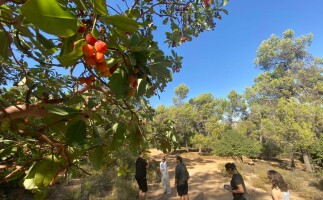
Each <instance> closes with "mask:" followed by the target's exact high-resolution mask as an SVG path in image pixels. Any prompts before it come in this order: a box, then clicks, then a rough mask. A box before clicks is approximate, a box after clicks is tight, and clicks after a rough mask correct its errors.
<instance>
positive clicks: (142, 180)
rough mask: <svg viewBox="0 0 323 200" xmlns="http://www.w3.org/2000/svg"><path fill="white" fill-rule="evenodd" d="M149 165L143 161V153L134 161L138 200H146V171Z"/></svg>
mask: <svg viewBox="0 0 323 200" xmlns="http://www.w3.org/2000/svg"><path fill="white" fill-rule="evenodd" d="M148 167H149V163H148V162H147V161H146V160H145V159H144V152H140V153H139V157H138V158H137V160H136V176H135V178H136V181H137V183H138V186H139V199H146V192H147V191H148V187H147V178H146V174H147V169H148Z"/></svg>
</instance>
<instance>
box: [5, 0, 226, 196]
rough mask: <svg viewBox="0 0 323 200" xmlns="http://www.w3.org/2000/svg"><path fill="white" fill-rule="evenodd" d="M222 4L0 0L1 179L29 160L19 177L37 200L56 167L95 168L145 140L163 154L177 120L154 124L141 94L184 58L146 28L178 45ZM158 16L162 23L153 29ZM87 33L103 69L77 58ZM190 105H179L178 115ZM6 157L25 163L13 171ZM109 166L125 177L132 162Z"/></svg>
mask: <svg viewBox="0 0 323 200" xmlns="http://www.w3.org/2000/svg"><path fill="white" fill-rule="evenodd" d="M227 2H228V1H223V2H213V1H212V2H211V5H210V7H208V8H206V7H204V6H203V5H202V4H201V2H199V1H188V0H185V1H180V2H179V1H173V0H171V1H146V0H139V1H134V2H133V5H131V7H128V6H127V2H125V1H118V2H115V3H114V4H109V5H107V2H106V1H105V0H95V1H94V0H93V1H92V0H91V1H83V0H70V1H67V0H48V1H42V0H28V1H1V3H0V18H1V20H0V41H1V44H0V63H1V64H0V65H1V66H0V91H1V96H0V102H1V109H0V124H1V141H0V147H1V151H0V159H1V163H2V164H3V165H6V166H8V167H7V168H6V169H5V170H4V172H3V173H1V175H0V183H1V184H3V183H5V184H7V182H8V181H10V180H11V181H13V180H18V179H19V178H21V177H22V172H23V171H26V170H27V169H28V168H30V171H29V173H28V175H27V176H26V177H24V178H23V180H22V182H24V183H25V184H24V186H25V188H26V189H29V190H31V191H32V192H33V193H35V198H36V199H44V198H45V196H46V193H47V188H48V186H49V185H50V184H53V183H54V179H55V178H54V177H53V176H54V172H55V173H56V172H58V173H62V172H63V171H65V170H67V171H69V170H76V169H78V168H77V167H75V166H77V165H79V164H80V163H82V162H89V163H91V164H92V166H93V168H95V169H96V170H100V169H102V167H104V166H105V165H106V164H107V163H111V160H118V159H116V158H115V157H114V155H115V154H114V153H115V152H117V151H119V150H120V149H122V148H127V149H129V150H131V154H130V155H132V153H135V152H137V151H138V149H142V148H147V147H149V145H150V144H153V145H155V146H158V147H159V148H160V149H162V150H164V151H165V152H166V151H170V150H171V148H175V147H176V146H177V138H176V137H177V136H178V134H177V130H176V129H175V126H176V124H174V123H173V122H171V121H165V123H160V124H158V126H156V127H152V124H154V122H153V115H154V111H153V109H152V108H151V106H150V105H149V101H148V99H149V98H150V97H152V96H153V95H158V93H159V92H162V91H163V90H164V88H165V87H166V85H167V83H169V82H170V81H172V73H173V72H179V70H180V68H181V67H182V60H183V58H182V57H181V56H179V55H178V54H177V53H176V52H175V49H172V50H171V52H170V53H169V54H166V53H165V52H163V51H162V50H161V49H160V48H159V44H158V42H157V40H156V39H155V38H154V35H156V34H155V33H154V31H161V33H162V34H161V35H166V38H165V43H167V44H169V46H172V47H176V46H179V45H181V44H182V43H183V40H182V38H183V39H184V38H186V39H187V41H191V40H192V39H193V37H197V36H199V34H200V33H201V32H203V31H207V30H211V29H214V27H215V21H217V20H219V19H221V14H222V13H225V14H227V13H228V11H227V10H225V9H224V8H223V6H225V5H226V4H227ZM120 4H123V5H122V6H121V5H120ZM157 7H158V9H157ZM115 8H119V9H115ZM121 8H122V9H123V10H120V9H121ZM157 18H162V20H163V21H164V23H165V26H168V27H169V28H166V29H161V30H157V27H156V26H155V25H154V23H155V22H154V21H155V20H158V19H157ZM166 30H167V31H168V32H165V31H166ZM90 33H91V34H93V37H94V38H95V39H96V40H101V41H102V42H104V43H105V44H106V45H107V47H108V50H107V51H106V52H105V53H104V62H106V64H107V68H106V67H105V66H103V67H102V68H100V67H99V64H98V63H96V65H95V66H94V65H93V66H92V64H93V63H92V64H91V63H90V62H89V58H88V57H85V56H84V52H83V48H82V47H83V45H84V44H86V43H91V45H93V44H92V41H90V39H89V38H90V37H89V35H88V34H90ZM87 35H88V36H87ZM98 44H99V43H98ZM101 44H103V43H101ZM95 46H96V45H95ZM97 47H98V46H97ZM97 47H96V48H97ZM88 53H89V52H88ZM96 53H97V52H96ZM85 54H86V52H85ZM89 64H91V66H90V65H89ZM131 77H134V79H135V81H132V79H131ZM129 79H130V81H129ZM84 82H85V83H84ZM129 82H131V83H129ZM187 92H188V89H187V91H186V92H185V91H184V93H181V97H182V98H183V95H184V96H186V94H187ZM185 93H186V94H185ZM189 108H191V107H189V106H188V107H187V108H185V109H184V110H183V111H182V112H183V113H184V114H185V115H186V114H187V113H188V111H189ZM184 114H183V115H184ZM164 120H166V118H165V119H164ZM164 120H163V121H164ZM181 121H182V122H184V118H182V119H181ZM191 121H193V119H192V120H191ZM180 126H181V128H182V127H184V125H183V123H182V124H181V125H180ZM153 128H154V129H155V130H154V131H152V130H153ZM185 132H187V133H188V132H190V131H185ZM149 134H153V136H152V137H150V136H151V135H149ZM187 138H188V137H187ZM49 155H50V156H52V157H53V158H55V159H57V160H58V161H59V165H56V164H53V166H54V169H53V170H54V171H53V172H51V171H50V170H47V171H45V168H48V167H49V161H47V160H46V159H47V157H48V156H49ZM11 163H15V165H19V166H23V168H21V170H20V171H18V172H17V173H13V174H11V172H12V171H13V170H14V166H15V165H12V164H11ZM73 166H74V167H73ZM127 166H128V167H127ZM72 167H73V168H72ZM117 167H119V170H116V171H119V172H122V174H127V176H128V174H129V173H128V169H129V170H131V167H132V166H131V164H130V163H120V164H119V163H118V165H117ZM124 171H126V173H123V172H124ZM55 175H56V174H55ZM57 175H58V174H57ZM6 176H7V177H6ZM52 181H53V182H52Z"/></svg>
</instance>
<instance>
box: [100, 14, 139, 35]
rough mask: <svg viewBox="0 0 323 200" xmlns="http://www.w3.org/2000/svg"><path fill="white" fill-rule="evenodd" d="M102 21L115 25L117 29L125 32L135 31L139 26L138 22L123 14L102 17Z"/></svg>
mask: <svg viewBox="0 0 323 200" xmlns="http://www.w3.org/2000/svg"><path fill="white" fill-rule="evenodd" d="M102 21H104V22H105V23H107V24H111V25H113V26H115V27H116V28H117V29H119V30H121V31H125V32H129V33H132V32H135V31H137V30H138V28H139V23H138V22H136V21H135V20H133V19H131V18H129V17H127V16H123V15H113V16H108V17H104V18H102Z"/></svg>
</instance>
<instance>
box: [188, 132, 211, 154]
mask: <svg viewBox="0 0 323 200" xmlns="http://www.w3.org/2000/svg"><path fill="white" fill-rule="evenodd" d="M191 144H192V145H193V147H195V148H199V149H200V150H201V149H203V148H208V147H210V145H211V139H210V137H207V136H204V135H202V134H198V133H196V134H195V135H194V136H193V137H192V138H191Z"/></svg>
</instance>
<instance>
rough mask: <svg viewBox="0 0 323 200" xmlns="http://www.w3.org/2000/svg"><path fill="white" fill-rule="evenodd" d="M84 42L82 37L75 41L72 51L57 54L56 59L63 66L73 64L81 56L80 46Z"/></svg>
mask: <svg viewBox="0 0 323 200" xmlns="http://www.w3.org/2000/svg"><path fill="white" fill-rule="evenodd" d="M84 44H85V40H84V39H82V40H79V41H77V42H75V45H74V49H73V51H72V52H70V53H68V54H64V55H62V56H59V57H58V58H57V59H58V60H59V62H60V63H61V64H62V65H64V66H71V65H74V64H75V63H77V61H78V60H79V59H80V58H81V57H82V56H83V52H82V46H83V45H84Z"/></svg>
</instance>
